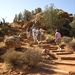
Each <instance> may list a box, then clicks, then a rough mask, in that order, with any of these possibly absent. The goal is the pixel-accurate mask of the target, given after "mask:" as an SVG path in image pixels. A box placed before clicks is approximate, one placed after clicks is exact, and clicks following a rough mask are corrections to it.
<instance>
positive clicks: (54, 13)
mask: <svg viewBox="0 0 75 75" xmlns="http://www.w3.org/2000/svg"><path fill="white" fill-rule="evenodd" d="M58 12H59V11H58V10H57V9H56V8H55V7H54V4H51V5H50V7H49V6H48V5H47V6H46V7H45V10H44V16H43V19H42V20H41V23H42V25H44V26H46V29H47V31H48V32H49V33H51V34H54V32H55V30H56V29H57V28H59V27H60V24H59V15H58Z"/></svg>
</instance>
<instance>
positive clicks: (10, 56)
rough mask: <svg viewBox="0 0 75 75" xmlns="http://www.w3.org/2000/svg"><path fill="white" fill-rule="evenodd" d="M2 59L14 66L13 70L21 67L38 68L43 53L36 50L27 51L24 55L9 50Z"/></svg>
mask: <svg viewBox="0 0 75 75" xmlns="http://www.w3.org/2000/svg"><path fill="white" fill-rule="evenodd" d="M2 58H3V59H4V62H5V63H6V64H9V65H10V66H13V68H15V67H17V66H19V67H22V66H23V65H24V66H28V67H32V66H36V65H37V64H38V63H39V62H40V61H41V52H39V51H36V50H27V51H25V52H24V53H23V52H18V51H15V50H13V49H11V50H8V51H7V52H6V53H5V54H4V55H3V56H2Z"/></svg>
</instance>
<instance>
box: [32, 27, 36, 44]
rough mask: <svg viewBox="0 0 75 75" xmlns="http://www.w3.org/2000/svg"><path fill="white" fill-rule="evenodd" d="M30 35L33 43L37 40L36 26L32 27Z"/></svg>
mask: <svg viewBox="0 0 75 75" xmlns="http://www.w3.org/2000/svg"><path fill="white" fill-rule="evenodd" d="M32 36H33V40H34V43H35V42H37V35H36V28H33V29H32Z"/></svg>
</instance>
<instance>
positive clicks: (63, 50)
mask: <svg viewBox="0 0 75 75" xmlns="http://www.w3.org/2000/svg"><path fill="white" fill-rule="evenodd" d="M52 52H65V49H62V50H60V51H59V50H52Z"/></svg>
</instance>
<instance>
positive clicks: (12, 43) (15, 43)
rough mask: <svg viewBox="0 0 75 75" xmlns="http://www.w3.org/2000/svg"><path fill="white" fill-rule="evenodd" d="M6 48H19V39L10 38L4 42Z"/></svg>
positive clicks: (15, 37)
mask: <svg viewBox="0 0 75 75" xmlns="http://www.w3.org/2000/svg"><path fill="white" fill-rule="evenodd" d="M5 46H6V48H8V49H9V48H20V47H21V43H20V37H19V36H11V37H9V38H7V39H6V40H5Z"/></svg>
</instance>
